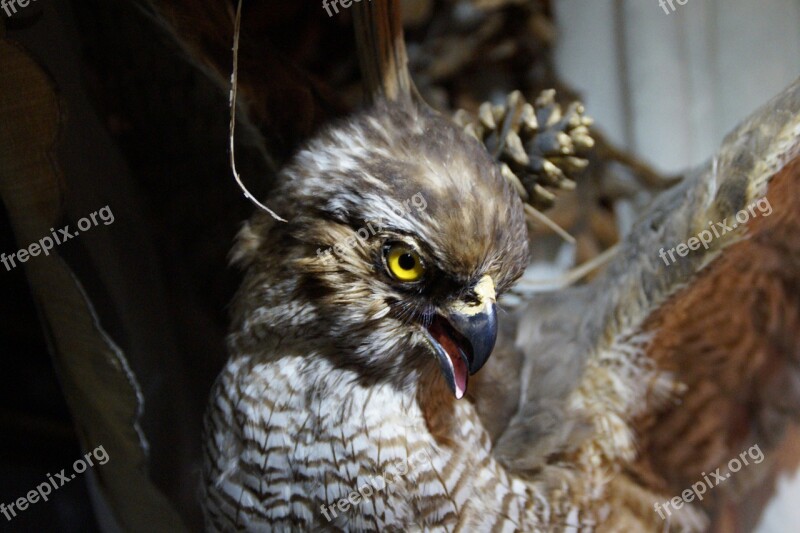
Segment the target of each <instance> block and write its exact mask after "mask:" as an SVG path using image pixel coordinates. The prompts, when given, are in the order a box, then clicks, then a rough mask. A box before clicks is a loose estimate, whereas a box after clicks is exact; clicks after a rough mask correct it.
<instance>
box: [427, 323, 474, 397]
mask: <svg viewBox="0 0 800 533" xmlns="http://www.w3.org/2000/svg"><path fill="white" fill-rule="evenodd" d="M436 329H437V330H438V331H436V332H435V333H434V336H435V337H436V340H437V341H439V344H441V345H442V348H444V351H445V352H447V355H448V356H450V363H451V364H452V365H453V377H454V378H455V379H454V381H455V383H456V399H458V400H460V399H461V398H463V397H464V393H466V392H467V365H465V364H464V360H463V359H462V358H461V354H460V353H459V351H458V346H457V345H456V343H455V342H454V341H453V339H451V338H450V335H448V334H447V333H446V332H444V331H442V330H441V329H439V328H436Z"/></svg>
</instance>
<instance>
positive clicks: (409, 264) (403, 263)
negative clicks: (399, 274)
mask: <svg viewBox="0 0 800 533" xmlns="http://www.w3.org/2000/svg"><path fill="white" fill-rule="evenodd" d="M397 262H398V264H399V265H400V268H402V269H403V270H411V269H413V268H414V265H416V264H417V262H416V261H415V260H414V256H413V255H411V254H403V255H401V256H400V258H399V259H398V260H397Z"/></svg>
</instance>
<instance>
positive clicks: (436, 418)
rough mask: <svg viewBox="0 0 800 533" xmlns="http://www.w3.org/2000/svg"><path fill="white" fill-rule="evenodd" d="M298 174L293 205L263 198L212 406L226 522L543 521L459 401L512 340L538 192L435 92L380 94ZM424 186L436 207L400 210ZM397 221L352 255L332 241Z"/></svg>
mask: <svg viewBox="0 0 800 533" xmlns="http://www.w3.org/2000/svg"><path fill="white" fill-rule="evenodd" d="M283 179H284V183H283V184H282V186H281V190H280V191H279V192H278V194H279V195H280V197H281V198H283V199H284V200H285V204H283V206H284V207H283V209H278V211H280V214H281V215H282V216H283V217H285V218H286V219H287V220H289V221H290V222H289V223H288V224H282V223H278V222H276V221H274V220H273V219H272V218H271V217H269V216H268V215H258V216H256V218H254V219H253V220H252V221H251V222H250V223H249V224H248V225H247V226H246V227H245V228H244V229H243V230H242V232H241V234H240V236H239V241H238V244H237V246H236V248H235V250H234V258H235V261H236V262H237V263H239V264H242V265H244V266H246V267H247V271H248V273H247V276H246V279H245V281H244V284H243V286H242V288H241V290H240V291H239V293H238V297H237V299H236V303H235V305H234V316H235V318H234V326H233V328H234V331H233V333H232V335H231V336H230V349H231V353H232V357H231V359H230V361H229V363H228V365H227V366H226V368H225V370H224V371H223V373H222V375H221V376H220V378H219V380H218V382H217V385H216V388H215V391H214V393H213V403H212V405H211V408H210V410H209V413H208V416H207V430H208V442H207V447H208V449H207V452H208V463H207V472H206V476H207V497H208V521H209V525H211V526H213V527H214V528H215V529H221V530H227V529H235V528H241V527H244V528H246V529H257V528H267V527H268V526H270V527H287V528H288V527H298V528H303V529H314V528H319V527H331V528H341V529H350V530H383V529H387V528H396V529H407V528H413V527H415V526H418V527H423V528H425V527H437V526H449V527H453V526H455V525H457V524H462V525H471V526H475V527H478V526H480V527H481V528H482V529H483V528H489V527H491V526H498V527H500V526H503V527H511V528H514V527H519V526H521V525H524V524H527V523H529V518H528V517H527V514H529V513H530V510H529V509H530V508H531V507H532V506H533V505H534V503H535V500H534V498H533V493H532V492H531V489H530V488H529V487H528V486H526V485H525V484H524V483H522V482H521V481H519V480H517V479H515V478H514V477H512V476H509V475H507V474H506V473H505V472H504V471H503V469H502V468H501V467H500V466H499V465H498V463H497V461H496V460H495V459H494V458H493V457H492V455H491V448H490V440H489V437H488V435H487V433H486V431H485V430H484V429H483V428H482V424H481V422H480V420H479V418H478V413H477V411H476V409H475V407H474V406H473V405H472V404H471V403H470V402H467V401H458V400H459V399H461V398H462V396H464V394H465V391H466V390H467V387H468V382H469V377H470V375H472V374H475V373H476V372H477V371H478V370H480V368H481V367H482V366H483V365H484V363H486V361H487V359H488V357H489V355H490V353H491V352H492V349H493V347H494V344H495V338H496V336H497V328H498V316H497V313H498V311H497V304H496V298H497V295H498V294H499V293H502V292H503V291H505V290H507V289H508V288H509V287H510V286H511V284H512V283H513V282H514V281H515V280H516V279H517V278H518V277H519V276H520V275H521V274H522V272H523V270H524V269H525V267H526V266H527V253H528V247H527V233H526V228H525V221H524V216H523V211H522V205H521V202H520V200H519V197H518V196H517V195H516V194H515V193H514V192H513V191H512V190H511V187H510V186H509V185H508V184H507V182H506V181H505V179H504V178H502V177H501V176H500V174H499V172H498V170H497V168H496V166H495V164H494V162H493V161H492V160H491V158H490V157H489V155H488V153H487V152H486V150H485V149H484V148H483V147H482V146H481V145H480V144H479V143H478V142H477V141H475V140H473V139H470V138H467V137H466V135H465V134H464V133H462V132H461V131H460V130H459V129H457V128H456V127H455V125H453V124H452V123H450V122H449V121H448V120H446V119H443V118H441V117H439V116H437V115H436V114H434V113H433V112H431V111H429V110H427V109H420V108H417V107H416V106H415V105H414V104H411V103H402V104H388V103H380V104H378V105H377V106H376V107H375V108H374V109H373V110H371V111H368V112H365V113H363V114H361V115H359V116H356V117H354V118H352V119H350V120H348V121H346V122H344V123H340V124H337V125H335V126H333V127H331V128H329V129H328V130H327V131H325V132H324V133H322V134H321V135H319V137H318V138H316V139H315V140H314V141H312V142H311V143H310V144H309V145H308V146H307V147H306V148H305V149H303V150H302V151H301V152H300V153H299V154H298V155H297V156H296V157H295V159H294V161H293V162H292V163H291V164H290V165H289V166H288V167H287V168H286V169H285V170H284V172H283ZM414 195H420V196H421V197H422V198H424V199H425V203H426V204H427V206H426V208H425V209H424V210H420V209H411V210H408V211H407V212H404V210H403V209H397V206H401V205H403V202H404V201H407V200H408V199H410V198H412V197H413V196H414ZM418 197H419V196H418ZM378 220H379V221H381V224H380V231H379V232H377V233H375V234H374V235H370V237H369V238H368V239H367V240H365V241H361V242H360V243H358V244H356V245H355V246H339V247H338V250H342V251H344V253H343V254H341V255H340V254H338V253H334V255H333V257H329V258H327V259H326V258H324V257H321V256H319V254H318V253H317V250H318V249H320V247H322V248H333V247H336V246H337V245H338V244H340V243H345V242H346V241H348V240H350V241H351V244H352V242H353V241H354V240H356V239H357V238H358V235H357V232H358V230H359V229H361V228H366V227H368V226H372V223H373V222H374V221H378ZM373 227H374V226H373ZM362 234H363V232H362ZM334 249H335V250H337V248H334ZM338 250H337V251H338ZM420 450H422V451H424V452H425V455H424V457H425V458H424V461H423V462H419V463H417V464H415V466H414V472H413V476H409V478H408V479H400V480H399V481H398V482H397V483H396V484H395V485H394V486H392V487H389V488H388V490H386V491H384V492H382V493H378V494H376V495H375V496H374V497H373V498H372V499H371V500H369V501H365V502H364V504H363V505H361V506H360V507H358V508H357V509H354V510H353V512H351V513H349V514H347V515H339V516H338V518H336V519H333V518H332V517H331V518H332V520H331V521H330V522H329V521H328V520H326V518H325V516H324V514H323V512H322V510H321V509H323V506H324V505H326V504H329V503H331V502H334V503H335V502H338V500H340V499H342V498H347V497H348V495H349V494H350V493H352V492H354V491H357V490H358V489H359V488H360V487H362V486H363V485H365V484H367V483H368V480H369V478H371V477H374V476H382V475H383V474H384V472H385V471H386V470H387V468H389V467H390V466H392V465H395V464H398V463H401V462H407V461H408V459H409V457H410V456H412V455H414V454H415V453H416V452H418V451H420ZM411 477H413V482H412V480H411ZM412 494H413V497H408V496H411V495H412Z"/></svg>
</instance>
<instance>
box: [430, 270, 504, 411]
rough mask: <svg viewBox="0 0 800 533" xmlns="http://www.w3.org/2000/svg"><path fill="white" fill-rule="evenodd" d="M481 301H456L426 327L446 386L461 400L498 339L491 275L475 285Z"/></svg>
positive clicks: (495, 305) (441, 311)
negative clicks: (471, 376) (472, 377)
mask: <svg viewBox="0 0 800 533" xmlns="http://www.w3.org/2000/svg"><path fill="white" fill-rule="evenodd" d="M475 294H476V295H477V297H478V302H477V303H474V304H467V303H464V302H456V303H455V304H453V305H451V306H450V307H448V308H446V309H442V310H440V312H439V313H437V314H436V315H435V316H434V318H433V321H432V322H431V325H430V326H428V328H427V331H426V333H427V337H428V341H429V342H430V344H431V346H432V348H433V351H434V353H435V354H436V358H437V359H438V361H439V366H440V367H441V369H442V374H443V375H444V378H445V381H446V382H447V385H448V386H449V387H450V390H451V391H452V392H453V394H454V395H455V397H456V399H459V400H460V399H461V398H463V397H464V394H465V393H466V392H467V380H468V378H469V376H470V375H472V374H475V373H476V372H477V371H478V370H480V369H481V367H483V365H484V364H485V363H486V361H487V360H488V359H489V356H490V355H491V354H492V350H493V349H494V343H495V341H496V340H497V304H496V303H495V292H494V282H493V281H492V278H490V277H489V276H488V275H487V276H484V277H483V278H481V280H480V281H479V282H478V284H477V285H476V286H475Z"/></svg>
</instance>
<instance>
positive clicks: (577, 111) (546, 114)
mask: <svg viewBox="0 0 800 533" xmlns="http://www.w3.org/2000/svg"><path fill="white" fill-rule="evenodd" d="M555 94H556V92H555V90H552V89H550V90H547V91H543V92H542V93H541V94H540V95H539V97H538V98H537V99H536V101H535V102H534V104H533V105H531V104H529V103H528V102H526V101H525V98H524V97H523V96H522V93H521V92H519V91H514V92H512V93H511V94H509V95H508V98H507V99H506V103H505V105H492V104H490V103H488V102H486V103H483V104H482V105H481V106H480V107H479V108H478V116H477V117H475V116H474V115H472V114H470V113H469V112H467V111H464V110H463V109H462V110H459V111H458V112H456V114H455V116H454V117H453V119H454V120H455V122H456V123H457V124H459V125H460V126H461V127H463V128H464V130H465V131H466V132H467V133H468V134H470V135H472V136H473V137H475V138H476V139H478V140H479V141H481V142H482V143H484V144H485V145H486V148H487V149H488V150H489V153H490V154H492V157H494V159H495V160H496V161H497V162H498V164H499V165H500V170H501V172H502V174H503V176H505V178H506V179H508V180H509V181H510V182H511V184H512V185H514V187H515V188H516V190H517V191H518V192H519V194H520V196H521V197H522V199H523V200H524V201H525V202H528V203H529V204H531V205H532V206H533V207H535V208H536V209H539V210H544V209H547V208H550V207H552V205H553V202H554V200H555V198H556V197H555V194H553V192H552V189H561V190H572V189H574V188H575V181H574V177H575V176H576V175H577V174H578V173H579V172H580V171H582V170H583V169H584V168H586V166H587V165H588V164H589V162H588V161H587V160H586V159H585V158H583V157H580V156H581V155H582V154H584V153H586V152H587V151H588V150H589V149H591V148H592V147H593V146H594V139H592V137H591V135H590V133H589V126H590V125H591V124H592V119H591V118H589V117H587V116H585V115H584V107H583V104H581V103H580V102H573V103H571V104H570V105H569V106H568V107H567V109H566V112H562V109H561V106H560V105H559V104H558V103H557V102H556V100H555Z"/></svg>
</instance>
